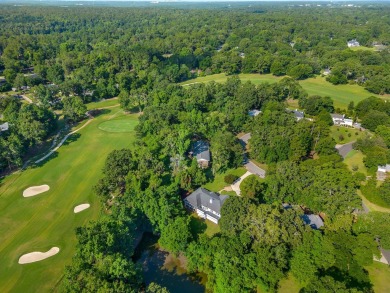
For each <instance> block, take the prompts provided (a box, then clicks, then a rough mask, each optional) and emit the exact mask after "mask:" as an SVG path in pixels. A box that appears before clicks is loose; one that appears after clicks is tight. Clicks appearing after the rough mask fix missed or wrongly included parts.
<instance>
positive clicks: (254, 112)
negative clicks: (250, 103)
mask: <svg viewBox="0 0 390 293" xmlns="http://www.w3.org/2000/svg"><path fill="white" fill-rule="evenodd" d="M260 113H261V111H259V110H256V109H253V110H250V111H248V115H249V116H251V117H256V116H257V115H259V114H260Z"/></svg>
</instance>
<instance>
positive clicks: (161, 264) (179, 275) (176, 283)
mask: <svg viewBox="0 0 390 293" xmlns="http://www.w3.org/2000/svg"><path fill="white" fill-rule="evenodd" d="M157 240H158V237H157V236H155V235H153V234H151V233H144V235H143V237H142V240H141V241H140V243H139V244H138V247H137V249H136V252H135V260H136V262H137V263H140V264H141V265H142V270H143V276H144V282H145V284H146V286H148V285H149V284H150V283H152V282H155V283H157V284H159V285H161V286H163V287H165V288H167V289H168V290H169V292H170V293H182V292H186V293H203V292H205V287H204V286H203V285H202V284H201V283H200V281H201V280H200V279H201V277H200V276H198V275H192V274H187V273H186V270H185V269H184V268H183V267H182V264H183V262H184V260H183V259H180V258H175V257H172V256H171V255H170V254H169V253H168V252H165V251H162V250H160V249H158V247H157Z"/></svg>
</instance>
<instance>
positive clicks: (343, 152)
mask: <svg viewBox="0 0 390 293" xmlns="http://www.w3.org/2000/svg"><path fill="white" fill-rule="evenodd" d="M354 143H355V142H354V141H353V142H350V143H346V144H337V145H336V150H337V151H338V152H339V154H340V156H342V157H343V159H345V157H346V156H347V154H348V153H349V152H350V151H352V150H353V148H352V145H353V144H354Z"/></svg>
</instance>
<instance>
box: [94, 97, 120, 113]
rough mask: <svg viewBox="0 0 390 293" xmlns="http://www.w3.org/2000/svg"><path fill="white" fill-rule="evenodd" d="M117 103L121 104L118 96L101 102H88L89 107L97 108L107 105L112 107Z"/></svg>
mask: <svg viewBox="0 0 390 293" xmlns="http://www.w3.org/2000/svg"><path fill="white" fill-rule="evenodd" d="M115 105H119V101H118V99H117V98H112V99H107V100H102V101H99V102H92V103H88V104H87V109H88V110H91V109H96V108H105V107H112V106H115Z"/></svg>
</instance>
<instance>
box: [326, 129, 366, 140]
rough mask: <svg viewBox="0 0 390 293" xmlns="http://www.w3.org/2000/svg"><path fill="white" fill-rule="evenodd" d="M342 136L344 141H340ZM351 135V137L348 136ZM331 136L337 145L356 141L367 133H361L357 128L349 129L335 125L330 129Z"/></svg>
mask: <svg viewBox="0 0 390 293" xmlns="http://www.w3.org/2000/svg"><path fill="white" fill-rule="evenodd" d="M356 133H357V135H356ZM340 134H342V136H343V137H344V139H343V140H340ZM349 134H350V135H351V136H348V135H349ZM330 135H331V136H332V137H333V139H334V140H335V141H336V143H337V144H345V143H349V142H352V141H355V140H357V139H358V138H362V137H364V135H366V132H364V131H360V130H359V129H356V128H348V127H343V126H336V125H333V126H331V128H330Z"/></svg>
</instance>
